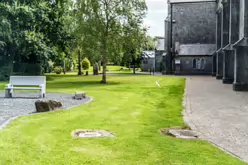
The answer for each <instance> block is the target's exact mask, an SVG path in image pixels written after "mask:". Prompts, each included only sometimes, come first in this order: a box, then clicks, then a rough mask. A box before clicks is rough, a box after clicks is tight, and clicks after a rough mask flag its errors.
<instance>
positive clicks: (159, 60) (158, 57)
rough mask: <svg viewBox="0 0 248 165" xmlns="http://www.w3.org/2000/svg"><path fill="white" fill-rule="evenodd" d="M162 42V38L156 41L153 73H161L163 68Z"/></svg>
mask: <svg viewBox="0 0 248 165" xmlns="http://www.w3.org/2000/svg"><path fill="white" fill-rule="evenodd" d="M164 41H165V38H164V37H160V38H158V39H157V43H156V49H155V72H162V71H163V70H164V68H165V63H164V58H165V55H166V54H165V44H164Z"/></svg>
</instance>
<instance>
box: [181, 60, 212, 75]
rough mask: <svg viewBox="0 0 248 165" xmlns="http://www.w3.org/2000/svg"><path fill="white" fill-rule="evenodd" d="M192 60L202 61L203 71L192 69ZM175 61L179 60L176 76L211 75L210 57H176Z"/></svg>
mask: <svg viewBox="0 0 248 165" xmlns="http://www.w3.org/2000/svg"><path fill="white" fill-rule="evenodd" d="M194 59H204V61H205V66H204V69H196V68H193V60H194ZM176 60H180V72H178V71H177V74H189V75H211V74H212V56H177V57H176Z"/></svg>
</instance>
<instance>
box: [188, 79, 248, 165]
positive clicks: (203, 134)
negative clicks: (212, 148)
mask: <svg viewBox="0 0 248 165" xmlns="http://www.w3.org/2000/svg"><path fill="white" fill-rule="evenodd" d="M186 86H187V87H186V95H185V103H186V110H185V117H184V118H185V121H186V122H187V123H188V124H189V125H190V126H191V128H192V129H193V130H196V131H197V132H198V133H199V134H200V138H202V139H206V140H208V141H210V142H212V143H214V144H215V145H217V146H219V147H220V148H222V149H223V150H225V151H227V152H229V153H231V154H233V155H235V156H237V157H239V158H241V159H243V160H245V161H248V92H235V91H233V90H232V85H224V84H222V82H221V81H220V80H216V79H215V78H213V77H203V76H199V77H198V76H189V77H187V85H186Z"/></svg>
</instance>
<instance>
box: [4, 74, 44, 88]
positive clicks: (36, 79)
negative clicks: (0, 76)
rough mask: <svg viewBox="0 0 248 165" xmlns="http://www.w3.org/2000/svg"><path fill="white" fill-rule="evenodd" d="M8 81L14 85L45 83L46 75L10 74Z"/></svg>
mask: <svg viewBox="0 0 248 165" xmlns="http://www.w3.org/2000/svg"><path fill="white" fill-rule="evenodd" d="M9 83H10V84H11V85H15V86H38V85H41V84H45V85H46V76H10V79H9Z"/></svg>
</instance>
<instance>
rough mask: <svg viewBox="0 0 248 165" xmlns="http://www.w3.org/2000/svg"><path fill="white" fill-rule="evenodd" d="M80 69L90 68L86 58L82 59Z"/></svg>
mask: <svg viewBox="0 0 248 165" xmlns="http://www.w3.org/2000/svg"><path fill="white" fill-rule="evenodd" d="M82 68H83V70H89V68H90V61H89V60H88V58H84V59H83V61H82Z"/></svg>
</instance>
